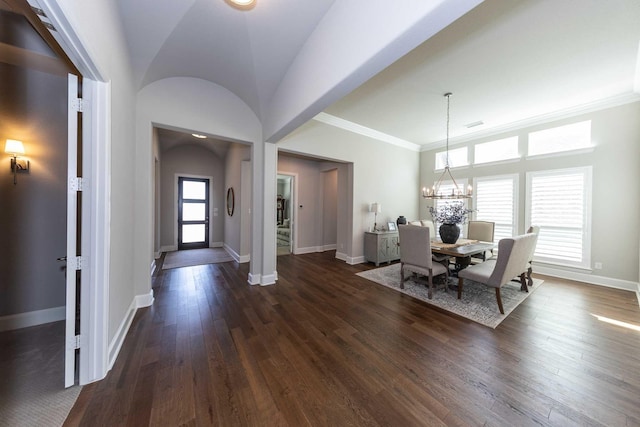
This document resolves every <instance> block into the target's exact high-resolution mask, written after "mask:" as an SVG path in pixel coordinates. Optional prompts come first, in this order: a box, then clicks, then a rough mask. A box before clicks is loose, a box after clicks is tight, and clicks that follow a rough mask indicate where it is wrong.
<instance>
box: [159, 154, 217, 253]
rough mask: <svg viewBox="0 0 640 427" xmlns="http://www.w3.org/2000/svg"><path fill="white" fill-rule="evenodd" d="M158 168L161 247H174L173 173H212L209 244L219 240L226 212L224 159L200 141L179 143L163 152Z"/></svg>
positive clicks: (175, 203) (176, 239)
mask: <svg viewBox="0 0 640 427" xmlns="http://www.w3.org/2000/svg"><path fill="white" fill-rule="evenodd" d="M160 170H161V173H160V175H161V185H160V188H161V196H160V200H161V207H162V209H161V216H160V222H161V237H160V244H161V248H162V249H163V250H177V246H176V245H177V241H178V236H177V235H176V230H177V228H176V224H177V221H178V219H177V218H176V209H177V200H178V195H177V193H176V191H177V187H176V176H187V177H189V176H197V177H203V178H206V177H211V181H210V182H209V186H210V187H209V195H210V200H209V245H215V244H216V243H222V242H223V240H224V213H225V187H224V176H225V165H224V160H223V159H220V158H218V156H216V155H215V154H214V153H213V152H212V151H211V150H208V149H206V148H204V147H202V146H200V145H179V146H176V147H174V148H171V149H169V150H166V151H163V152H162V162H161V164H160ZM216 209H217V211H216ZM216 212H217V213H216ZM218 246H219V245H218Z"/></svg>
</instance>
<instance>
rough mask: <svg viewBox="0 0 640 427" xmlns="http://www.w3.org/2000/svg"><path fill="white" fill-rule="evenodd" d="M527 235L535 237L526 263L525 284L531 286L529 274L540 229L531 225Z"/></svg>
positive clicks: (531, 270)
mask: <svg viewBox="0 0 640 427" xmlns="http://www.w3.org/2000/svg"><path fill="white" fill-rule="evenodd" d="M527 234H534V235H535V236H536V238H535V240H534V243H533V247H532V248H531V253H529V262H528V263H527V282H528V284H529V286H533V279H532V278H531V273H532V272H533V266H532V264H533V254H534V253H535V251H536V246H537V245H538V235H539V234H540V227H538V226H537V225H532V226H531V227H529V229H528V230H527Z"/></svg>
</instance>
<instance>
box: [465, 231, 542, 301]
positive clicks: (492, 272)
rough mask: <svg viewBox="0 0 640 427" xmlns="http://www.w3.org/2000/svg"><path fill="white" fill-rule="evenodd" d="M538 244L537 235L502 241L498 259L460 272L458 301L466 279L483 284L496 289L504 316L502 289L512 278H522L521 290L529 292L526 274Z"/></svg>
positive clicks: (499, 246) (530, 234)
mask: <svg viewBox="0 0 640 427" xmlns="http://www.w3.org/2000/svg"><path fill="white" fill-rule="evenodd" d="M535 244H536V235H535V234H533V233H528V234H523V235H520V236H516V237H509V238H506V239H501V240H500V242H498V257H497V258H496V259H490V260H488V261H485V262H483V263H480V264H475V265H472V266H470V267H467V268H465V269H464V270H461V271H459V272H458V299H460V298H461V297H462V287H463V284H464V279H469V280H473V281H475V282H479V283H483V284H485V285H486V286H489V287H492V288H495V290H496V301H497V302H498V309H499V310H500V313H502V314H504V308H503V306H502V298H501V297H500V288H501V287H502V286H503V285H505V284H507V283H509V282H510V281H511V279H512V278H514V277H516V276H520V283H521V287H520V289H521V290H522V291H525V292H529V289H528V288H527V283H526V279H525V272H526V271H527V265H528V264H529V257H530V254H531V250H532V247H534V246H535Z"/></svg>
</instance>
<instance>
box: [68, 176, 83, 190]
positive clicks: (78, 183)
mask: <svg viewBox="0 0 640 427" xmlns="http://www.w3.org/2000/svg"><path fill="white" fill-rule="evenodd" d="M83 186H84V179H83V178H82V177H76V178H69V190H70V191H82V190H83Z"/></svg>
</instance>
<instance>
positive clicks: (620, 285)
mask: <svg viewBox="0 0 640 427" xmlns="http://www.w3.org/2000/svg"><path fill="white" fill-rule="evenodd" d="M533 272H534V274H535V273H538V274H543V275H546V276H552V277H558V278H560V279H569V280H575V281H578V282H584V283H589V284H592V285H600V286H605V287H607V288H614V289H622V290H625V291H632V292H637V293H639V295H640V285H639V284H638V283H637V282H631V281H629V280H621V279H614V278H613V277H605V276H595V275H593V274H586V273H579V272H577V271H568V270H562V269H559V268H553V267H544V266H541V265H536V263H535V262H534V263H533Z"/></svg>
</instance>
